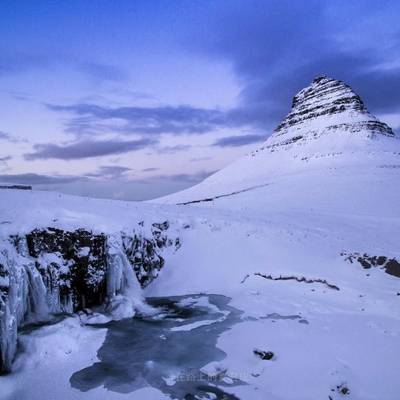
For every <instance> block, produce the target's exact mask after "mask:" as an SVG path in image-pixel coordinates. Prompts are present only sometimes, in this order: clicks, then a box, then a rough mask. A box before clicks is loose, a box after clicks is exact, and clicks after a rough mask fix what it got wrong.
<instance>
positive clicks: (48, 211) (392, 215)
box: [0, 78, 400, 400]
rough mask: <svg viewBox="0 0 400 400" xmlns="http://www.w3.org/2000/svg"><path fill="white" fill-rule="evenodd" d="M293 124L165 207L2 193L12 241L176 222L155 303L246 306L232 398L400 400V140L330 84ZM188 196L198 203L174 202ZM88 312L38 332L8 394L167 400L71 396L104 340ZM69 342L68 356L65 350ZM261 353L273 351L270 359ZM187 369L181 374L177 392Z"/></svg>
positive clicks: (90, 395)
mask: <svg viewBox="0 0 400 400" xmlns="http://www.w3.org/2000/svg"><path fill="white" fill-rule="evenodd" d="M304 97H306V99H304ZM316 99H317V100H316ZM344 99H347V100H344ZM310 102H311V103H312V105H310ZM332 102H336V103H334V105H335V106H337V107H338V111H332V108H333V107H334V106H333V105H332ZM303 106H304V107H306V108H305V109H304V107H303ZM342 106H344V109H342V108H341V107H342ZM326 110H330V111H329V112H326ZM304 111H306V112H304ZM285 121H286V123H283V125H281V126H280V127H278V129H277V130H276V131H275V133H274V134H273V136H271V138H270V139H268V140H267V142H266V143H265V144H264V145H263V146H262V148H260V149H259V150H258V151H256V152H254V153H253V154H250V155H249V156H246V157H244V158H243V159H241V160H239V161H238V162H236V163H234V164H233V165H231V166H229V167H227V168H226V169H224V170H222V171H220V172H219V173H217V174H215V175H214V176H212V177H210V178H208V179H207V180H205V181H204V182H203V183H201V184H200V185H197V186H196V187H194V188H192V189H189V190H187V191H184V192H181V193H178V194H176V195H173V196H169V197H168V198H164V199H161V200H159V204H155V202H154V203H152V204H149V203H127V202H117V201H106V200H93V199H86V198H77V197H72V196H64V195H59V194H54V193H41V192H35V191H32V192H20V191H7V192H0V217H1V218H0V223H1V225H0V229H1V231H0V232H1V235H3V236H7V235H10V234H13V233H20V232H26V231H28V230H31V229H32V228H35V227H37V226H40V227H46V226H49V225H50V226H53V225H56V226H58V227H63V228H64V229H67V228H68V229H77V228H85V229H92V230H94V231H95V232H105V233H107V234H112V233H116V232H120V231H121V230H127V229H131V228H132V226H136V224H137V223H138V222H140V221H142V220H145V221H146V223H148V224H151V223H152V222H153V221H157V222H159V221H163V220H168V221H169V223H170V226H171V228H170V229H172V230H173V232H174V234H176V236H178V237H179V239H180V241H181V248H180V249H179V250H178V251H174V252H170V253H169V254H168V256H167V258H166V264H165V267H164V268H163V269H162V270H161V272H160V274H159V276H158V277H157V279H155V280H154V281H153V282H152V283H151V284H150V285H148V286H147V287H146V288H145V289H143V292H142V293H143V295H144V296H174V295H184V294H194V293H214V294H222V295H225V296H228V297H230V298H231V302H230V305H231V306H233V307H235V308H237V309H239V310H241V311H243V314H242V316H241V320H240V322H239V323H237V324H236V325H234V326H233V327H231V328H230V329H229V330H227V331H225V332H224V333H222V334H221V335H220V337H219V339H218V343H217V346H218V347H219V348H220V349H222V350H223V351H224V352H225V353H226V357H225V358H224V359H223V360H220V361H216V362H215V363H211V364H210V365H205V366H204V371H211V372H210V373H212V371H215V370H218V371H221V370H222V371H225V373H224V379H225V383H226V382H228V387H226V388H225V390H226V391H227V392H229V393H232V394H234V395H235V396H236V397H237V398H240V399H246V400H247V399H256V400H257V399H260V400H261V399H263V400H264V399H266V398H268V399H271V400H283V399H284V400H289V399H290V400H292V399H293V400H312V399H315V400H320V399H327V400H329V399H331V400H338V399H345V398H346V399H350V400H351V399H353V400H357V399H359V400H397V399H398V398H399V393H400V383H399V379H398V376H399V373H400V364H399V362H398V360H399V358H400V346H399V345H398V343H399V339H400V307H399V305H400V278H399V276H400V275H399V274H398V272H399V273H400V270H399V268H400V264H398V261H399V260H400V248H399V245H398V238H399V236H400V190H399V183H400V159H399V153H400V150H399V144H398V139H396V138H395V137H394V135H393V134H392V132H391V130H390V128H388V127H387V126H385V125H383V124H380V123H378V121H377V120H376V119H375V118H374V117H373V116H371V114H369V113H368V111H366V109H365V107H364V105H363V104H362V102H361V100H360V99H359V97H358V96H356V95H355V94H354V93H353V92H352V91H351V89H349V88H348V86H346V85H344V84H343V83H341V82H339V81H334V80H331V79H328V78H318V79H317V80H316V81H314V83H313V84H312V85H311V87H309V88H306V89H305V90H303V91H301V92H300V94H299V95H297V96H296V97H295V101H294V109H293V110H292V112H291V113H290V114H289V116H288V118H287V119H286V120H285ZM288 121H294V122H291V123H289V122H288ZM340 124H341V125H340ZM343 124H345V125H343ZM338 125H340V126H338ZM333 126H337V127H335V128H330V129H328V128H327V127H333ZM344 128H346V129H344ZM299 132H300V134H299ZM314 134H316V135H317V136H314ZM296 136H302V138H301V139H298V140H296V141H294V142H293V141H291V142H288V141H290V140H291V139H293V137H296ZM275 145H276V146H275ZM270 146H273V147H270ZM233 192H234V193H233ZM232 193H233V194H232ZM216 197H218V198H216ZM198 200H207V201H198ZM194 201H196V202H194ZM185 202H193V203H190V204H187V205H174V204H165V203H185ZM162 203H164V204H162ZM5 221H7V223H3V222H5ZM349 256H351V257H349ZM373 257H376V259H375V261H373ZM368 260H369V261H368ZM377 260H380V261H379V262H378V261H377ZM396 260H397V261H396ZM396 262H397V264H396ZM389 264H390V266H393V265H394V267H388V265H389ZM396 265H398V266H396ZM391 268H392V269H391ZM385 271H386V272H387V273H386V272H385ZM76 318H77V317H73V318H72V320H66V321H63V322H62V323H59V324H56V325H53V326H51V327H45V328H41V329H39V330H38V331H36V333H35V334H32V335H25V334H24V335H23V339H22V342H23V343H24V344H25V349H26V350H25V352H24V353H21V354H20V355H19V356H18V358H17V361H16V362H15V364H14V369H13V373H12V374H11V375H8V376H4V377H0V389H1V388H6V390H5V389H4V390H3V391H0V399H1V400H6V399H7V400H11V399H22V400H24V399H30V398H41V399H46V398H54V397H55V396H56V395H57V396H58V397H59V398H62V399H95V398H96V399H97V398H110V399H113V398H118V399H120V398H121V399H122V398H127V399H128V398H129V399H144V398H146V399H155V400H156V399H162V398H165V394H163V393H161V392H159V391H157V390H156V389H154V388H149V389H148V390H145V391H143V390H142V391H137V392H130V393H125V394H123V393H115V392H108V391H106V390H105V389H104V388H102V387H98V388H96V389H95V390H91V391H88V392H79V391H77V390H76V389H73V388H71V387H70V386H69V385H68V382H69V378H70V376H71V374H72V372H73V371H77V370H79V369H81V368H84V367H85V366H90V365H91V363H92V362H93V361H92V360H93V359H95V357H96V354H95V352H96V347H97V346H100V344H101V341H102V340H103V339H102V335H103V334H104V333H103V331H98V330H97V331H91V329H90V327H87V326H85V327H82V326H80V325H79V324H78V323H76ZM74 321H75V322H74ZM188 329H192V330H193V332H195V330H196V329H197V328H196V326H189V327H188ZM67 332H69V333H67ZM65 335H69V337H70V338H71V339H70V340H71V342H67V343H68V345H67V346H66V347H68V348H65V350H66V351H59V352H54V346H55V344H56V343H58V341H62V342H63V341H64V340H65V339H62V338H63V337H64V336H65ZM60 337H61V338H60ZM90 338H92V339H90ZM91 340H92V343H93V346H88V347H87V350H85V351H84V350H83V349H82V347H81V343H82V342H84V343H85V342H90V341H91ZM62 349H63V350H64V347H62ZM255 349H258V350H261V351H272V352H273V353H274V357H273V358H272V360H262V359H260V358H259V357H257V356H255V355H254V350H255ZM144 351H145V349H144ZM193 353H194V356H195V353H196V352H195V349H194V351H193ZM41 365H44V366H43V367H41ZM37 368H39V370H38V371H39V372H40V373H43V374H44V373H46V374H47V376H48V377H50V378H46V379H40V378H39V377H38V374H37V373H36V370H37ZM172 372H173V371H168V368H167V367H166V371H165V379H166V380H167V381H168V382H170V383H171V384H173V381H174V378H173V373H172ZM235 377H236V378H237V377H240V379H241V380H242V381H243V382H244V383H245V384H243V385H235V384H234V383H233V381H234V378H235ZM52 380H53V382H54V384H52V383H51V382H52ZM229 382H231V383H229ZM32 390H34V393H35V395H34V397H31V392H32ZM35 396H36V397H35ZM49 396H50V397H49ZM210 396H211V395H210ZM203 398H207V397H203ZM208 398H212V397H208Z"/></svg>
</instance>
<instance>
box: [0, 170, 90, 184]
mask: <svg viewBox="0 0 400 400" xmlns="http://www.w3.org/2000/svg"><path fill="white" fill-rule="evenodd" d="M84 179H85V178H84V177H81V176H69V175H42V174H33V173H24V174H3V175H0V182H3V183H22V184H28V185H34V184H35V185H52V184H60V183H72V182H77V181H82V180H84Z"/></svg>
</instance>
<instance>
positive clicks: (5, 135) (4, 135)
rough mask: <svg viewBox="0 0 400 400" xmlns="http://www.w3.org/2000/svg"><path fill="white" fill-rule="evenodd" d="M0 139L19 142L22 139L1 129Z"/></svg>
mask: <svg viewBox="0 0 400 400" xmlns="http://www.w3.org/2000/svg"><path fill="white" fill-rule="evenodd" d="M0 140H3V141H5V142H10V143H17V142H19V141H20V139H17V138H15V137H14V136H12V135H11V134H10V133H7V132H4V131H0Z"/></svg>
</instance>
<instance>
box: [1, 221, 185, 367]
mask: <svg viewBox="0 0 400 400" xmlns="http://www.w3.org/2000/svg"><path fill="white" fill-rule="evenodd" d="M142 228H143V223H140V226H138V227H137V228H135V229H132V231H131V232H130V233H127V232H120V233H119V235H115V234H114V235H106V234H104V233H99V234H96V233H93V232H92V231H88V230H85V229H77V230H64V229H60V228H53V227H47V228H46V229H34V230H32V231H30V232H28V233H26V234H17V235H10V236H9V237H7V238H3V240H2V241H1V242H0V372H7V371H9V370H10V368H11V364H12V361H13V358H14V355H15V352H16V344H17V330H18V327H20V326H21V325H23V324H27V323H33V322H39V321H44V320H47V319H49V317H50V315H51V314H59V313H73V312H77V311H80V310H84V309H86V308H91V307H95V306H100V305H104V306H105V311H106V312H108V313H109V314H111V315H112V318H115V319H121V318H124V317H125V318H126V317H129V316H132V315H134V313H135V310H136V309H137V308H140V307H143V306H142V301H141V293H140V286H142V287H145V286H147V285H148V284H149V283H150V282H151V281H152V280H153V279H155V278H156V277H157V276H158V273H159V272H160V270H161V269H162V267H163V266H164V258H163V256H162V252H163V249H164V248H166V247H171V246H174V248H175V249H176V248H178V247H179V246H178V245H179V239H178V238H173V239H171V238H169V237H168V236H167V232H166V231H167V230H168V228H169V224H168V222H163V223H161V224H160V223H153V225H152V228H151V235H150V236H148V237H145V236H144V235H143V232H142V230H143V229H142Z"/></svg>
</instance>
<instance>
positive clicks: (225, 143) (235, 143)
mask: <svg viewBox="0 0 400 400" xmlns="http://www.w3.org/2000/svg"><path fill="white" fill-rule="evenodd" d="M263 140H265V136H260V135H242V136H226V137H223V138H221V139H218V140H216V141H215V142H214V143H213V146H218V147H240V146H246V145H248V144H252V143H258V142H262V141H263Z"/></svg>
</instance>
